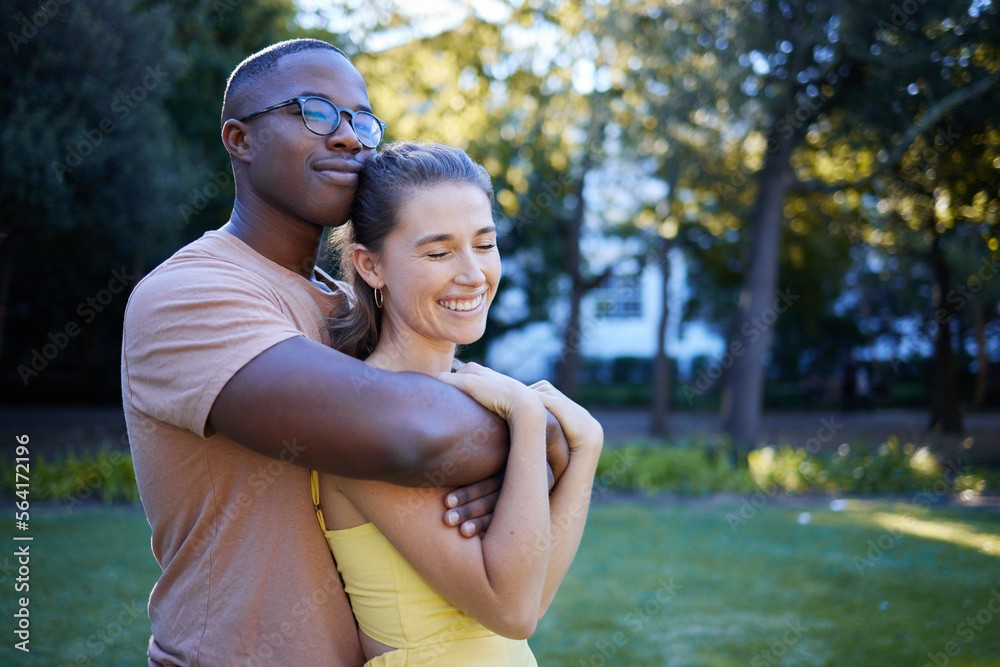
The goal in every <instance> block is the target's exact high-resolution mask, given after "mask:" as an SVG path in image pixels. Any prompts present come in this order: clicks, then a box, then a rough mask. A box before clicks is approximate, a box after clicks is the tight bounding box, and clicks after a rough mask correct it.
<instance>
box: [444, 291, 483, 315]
mask: <svg viewBox="0 0 1000 667" xmlns="http://www.w3.org/2000/svg"><path fill="white" fill-rule="evenodd" d="M482 302H483V295H482V294H480V295H479V296H477V297H476V298H475V299H472V300H471V301H438V305H441V306H444V307H445V308H447V309H448V310H458V311H463V310H472V309H474V308H476V307H478V306H479V304H481V303H482Z"/></svg>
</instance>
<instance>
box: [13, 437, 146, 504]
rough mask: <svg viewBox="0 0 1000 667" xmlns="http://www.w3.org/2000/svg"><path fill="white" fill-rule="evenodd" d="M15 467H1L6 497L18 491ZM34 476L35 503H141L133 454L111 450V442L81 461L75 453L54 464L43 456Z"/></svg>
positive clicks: (33, 464) (54, 461)
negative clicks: (89, 501) (87, 501)
mask: <svg viewBox="0 0 1000 667" xmlns="http://www.w3.org/2000/svg"><path fill="white" fill-rule="evenodd" d="M13 468H14V466H13V464H11V463H6V462H4V463H3V464H0V474H2V475H3V477H2V478H0V493H2V494H5V495H12V494H13V492H14V490H15V487H14V479H15V476H14V470H13ZM30 474H31V489H30V492H31V496H30V497H31V498H32V499H35V500H58V501H61V502H62V503H63V504H68V505H73V504H77V503H80V502H82V501H84V500H88V499H90V498H100V499H101V500H102V501H104V503H105V504H110V503H113V502H116V501H128V502H132V503H137V502H139V489H138V487H137V486H136V482H135V468H134V467H133V465H132V456H131V454H129V453H128V452H123V451H121V450H118V449H111V447H110V446H109V445H108V444H107V443H105V444H104V445H102V446H101V448H100V449H99V450H98V451H97V452H87V453H85V454H83V455H82V456H80V457H79V458H78V457H77V456H76V453H75V452H74V451H73V450H69V451H67V452H66V454H65V456H63V457H62V458H56V459H54V460H52V461H47V460H46V459H45V457H44V456H42V455H39V456H38V458H37V459H36V460H35V461H34V462H33V463H32V467H31V471H30Z"/></svg>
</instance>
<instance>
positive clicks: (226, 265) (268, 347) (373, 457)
mask: <svg viewBox="0 0 1000 667" xmlns="http://www.w3.org/2000/svg"><path fill="white" fill-rule="evenodd" d="M317 97H319V98H324V100H326V101H325V102H324V101H316V100H310V99H306V98H317ZM330 103H332V105H330ZM222 120H223V125H222V139H223V143H224V144H225V146H226V149H227V150H228V151H229V153H230V155H231V158H232V164H233V172H234V177H235V182H236V201H235V204H234V208H233V214H232V217H231V219H230V220H229V222H228V223H227V224H226V225H225V226H224V227H223V228H222V229H220V230H217V231H214V232H209V233H208V234H206V235H205V236H204V237H202V238H201V239H199V240H197V241H195V242H194V243H192V244H190V245H189V246H187V247H185V248H182V249H181V250H180V251H178V252H177V253H176V254H175V255H174V256H173V257H171V258H170V259H168V260H167V261H166V262H164V263H163V264H162V265H161V266H159V267H157V269H155V270H154V271H153V272H151V273H150V274H149V275H148V276H147V277H146V278H145V279H143V280H142V281H141V282H140V283H139V285H137V286H136V288H135V290H134V291H133V294H132V296H131V297H130V300H129V305H128V308H127V310H126V314H125V327H124V336H123V346H122V390H123V391H122V393H123V400H124V406H125V413H126V421H127V424H128V431H129V439H130V442H131V443H132V449H133V457H134V461H135V468H136V479H137V481H138V484H139V490H140V493H141V496H142V501H143V506H144V508H145V510H146V514H147V517H148V519H149V523H150V525H151V527H152V531H153V536H152V547H153V553H154V555H155V556H156V558H157V561H158V562H159V563H160V565H161V566H162V568H163V574H162V576H161V577H160V580H159V582H158V583H157V584H156V586H155V588H154V589H153V592H152V594H151V597H150V601H149V616H150V621H151V623H152V630H153V636H152V638H151V640H150V645H149V662H150V664H151V665H196V664H197V665H226V666H230V665H295V666H299V665H314V664H315V665H360V664H361V663H362V662H364V659H363V657H362V654H361V651H360V648H359V643H358V638H357V631H356V627H355V624H354V619H353V616H352V615H351V610H350V607H349V605H348V602H347V599H346V596H345V595H344V592H343V590H342V588H341V584H340V580H339V578H338V576H337V572H336V569H335V566H334V564H333V562H332V560H331V558H330V555H329V551H328V549H327V546H326V544H325V542H324V539H323V536H322V534H321V533H320V531H319V529H318V526H317V522H316V516H315V514H314V511H313V506H312V502H311V500H310V493H309V478H308V474H309V473H308V470H309V469H318V470H320V471H324V472H332V473H335V474H339V475H342V476H348V477H358V478H364V479H376V480H384V481H389V482H394V483H398V484H405V485H411V486H418V485H425V486H461V485H466V484H471V483H473V482H475V481H476V480H482V479H486V478H488V477H490V476H491V475H494V474H495V473H497V471H499V470H500V468H501V467H502V465H503V462H504V460H505V458H506V439H507V431H506V427H505V426H504V425H503V424H501V423H499V422H498V421H497V420H496V419H495V418H494V417H493V415H491V414H490V413H488V412H486V411H485V410H483V409H482V408H480V407H479V406H478V405H477V404H475V403H474V402H473V401H472V400H471V399H468V398H467V397H465V396H464V395H462V394H461V393H460V392H457V391H455V390H453V389H452V388H451V387H448V386H447V385H445V384H444V383H441V382H438V381H437V380H434V379H432V378H429V377H426V376H419V375H416V374H392V373H386V372H382V371H378V370H376V369H373V368H370V367H368V366H366V365H365V364H363V363H362V362H360V361H357V360H355V359H351V358H349V357H347V356H345V355H343V354H340V353H338V352H335V351H334V350H332V349H331V348H330V347H328V345H327V343H328V342H329V340H328V336H327V335H326V334H325V320H326V318H327V317H328V316H329V314H330V313H332V312H336V311H337V309H339V308H345V307H349V305H348V303H347V298H346V296H345V294H344V293H343V292H342V291H341V290H340V289H339V286H338V285H337V284H335V283H334V282H333V281H332V280H331V279H330V278H329V277H328V276H327V275H326V274H324V273H323V272H322V271H321V270H319V269H318V268H316V266H315V264H316V259H317V256H318V252H319V245H320V240H321V238H322V234H323V231H324V229H325V228H327V227H333V226H337V225H340V224H343V223H344V222H345V221H346V220H347V217H348V211H349V206H350V203H351V200H352V198H353V196H354V188H355V184H356V182H357V178H358V172H359V170H360V168H361V165H362V163H363V161H364V160H365V159H367V157H368V156H370V155H371V154H372V152H373V151H374V148H375V146H377V144H378V143H379V141H381V134H382V131H383V130H384V126H383V125H382V124H381V122H380V121H378V120H377V119H375V118H374V117H373V116H372V115H371V110H370V107H369V103H368V95H367V90H366V87H365V84H364V81H363V80H362V78H361V75H360V74H359V73H358V71H357V70H356V69H355V68H354V67H353V65H351V63H350V62H349V60H348V59H347V57H346V56H345V55H344V54H343V53H342V52H341V51H340V50H339V49H336V48H335V47H332V46H330V45H329V44H326V43H325V42H320V41H316V40H293V41H290V42H282V43H280V44H276V45H274V46H272V47H269V48H268V49H265V50H264V51H262V52H260V53H257V54H255V55H253V56H251V57H250V58H248V59H247V60H245V61H244V62H243V63H241V64H240V65H239V66H238V67H237V68H236V70H235V71H234V72H233V74H232V76H231V77H230V80H229V83H228V85H227V89H226V96H225V101H224V105H223V114H222ZM561 460H562V459H561V458H560V461H561ZM553 466H554V467H555V468H557V472H558V471H559V470H558V469H559V468H561V467H562V465H561V463H554V464H553ZM494 490H495V485H494V486H493V487H490V486H489V485H486V486H485V487H481V488H480V487H476V488H469V489H459V490H458V491H457V492H456V493H454V494H450V495H451V496H455V498H451V497H450V498H449V504H450V505H452V506H454V505H458V504H460V503H463V502H465V501H466V500H468V499H470V498H472V499H474V498H477V497H478V496H482V495H484V494H489V493H491V492H492V491H494ZM493 502H495V500H494V501H493ZM444 509H445V508H444V507H443V506H442V510H444ZM456 509H457V510H458V511H456V510H449V511H448V512H446V514H445V517H446V520H447V521H448V522H449V523H452V524H453V525H458V524H461V525H462V529H463V534H466V535H473V534H475V532H476V531H477V530H480V529H482V528H483V527H484V524H482V523H480V524H478V525H476V524H474V523H473V524H470V523H469V522H468V521H465V519H468V518H470V517H471V518H475V517H476V516H478V515H482V514H484V513H488V512H489V511H490V496H489V495H486V497H485V498H484V499H483V500H481V501H477V502H475V503H471V504H466V505H465V506H462V507H458V508H456ZM400 511H407V509H406V508H400Z"/></svg>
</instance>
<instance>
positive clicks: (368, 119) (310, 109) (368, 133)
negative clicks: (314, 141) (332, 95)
mask: <svg viewBox="0 0 1000 667" xmlns="http://www.w3.org/2000/svg"><path fill="white" fill-rule="evenodd" d="M292 104H298V105H299V111H300V112H301V114H302V122H303V123H305V125H306V129H307V130H309V131H310V132H312V133H314V134H318V135H320V136H324V137H325V136H327V135H328V134H333V133H334V132H336V131H337V128H338V127H339V126H340V118H341V114H345V113H346V114H347V117H348V118H349V119H350V123H351V128H353V129H354V134H355V135H357V137H358V141H360V142H361V145H362V146H364V147H365V148H375V147H376V146H378V145H379V144H380V143H382V137H383V136H384V135H385V123H383V122H382V121H381V120H379V119H378V118H376V117H375V114H373V113H371V112H369V111H352V110H350V109H346V108H344V107H338V106H337V105H336V104H334V103H333V102H331V101H330V100H327V99H325V98H322V97H293V98H292V99H290V100H285V101H284V102H278V103H277V104H272V105H271V106H269V107H267V108H266V109H261V110H260V111H254V112H253V113H252V114H250V115H248V116H243V118H240V119H239V120H240V122H241V123H242V122H243V121H245V120H249V119H251V118H253V117H254V116H259V115H260V114H262V113H267V112H268V111H274V110H275V109H281V108H282V107H287V106H291V105H292Z"/></svg>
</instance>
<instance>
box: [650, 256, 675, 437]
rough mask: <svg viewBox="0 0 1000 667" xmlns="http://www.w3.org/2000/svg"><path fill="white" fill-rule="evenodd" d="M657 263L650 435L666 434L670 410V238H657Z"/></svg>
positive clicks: (661, 435) (662, 435)
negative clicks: (658, 294) (658, 298)
mask: <svg viewBox="0 0 1000 667" xmlns="http://www.w3.org/2000/svg"><path fill="white" fill-rule="evenodd" d="M657 246H658V247H657V263H658V264H659V266H660V271H661V273H662V281H661V283H662V288H663V292H662V295H663V296H662V300H661V304H660V306H661V307H660V326H659V329H658V331H659V335H658V336H657V338H656V361H655V363H654V365H653V414H652V418H651V419H650V425H649V432H650V434H651V435H655V436H658V437H664V436H666V435H667V414H668V413H669V412H670V360H669V359H668V358H667V322H668V319H669V316H670V301H669V296H670V294H669V291H668V283H669V282H670V256H669V252H670V239H666V238H663V237H660V238H658V244H657Z"/></svg>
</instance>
